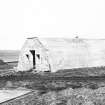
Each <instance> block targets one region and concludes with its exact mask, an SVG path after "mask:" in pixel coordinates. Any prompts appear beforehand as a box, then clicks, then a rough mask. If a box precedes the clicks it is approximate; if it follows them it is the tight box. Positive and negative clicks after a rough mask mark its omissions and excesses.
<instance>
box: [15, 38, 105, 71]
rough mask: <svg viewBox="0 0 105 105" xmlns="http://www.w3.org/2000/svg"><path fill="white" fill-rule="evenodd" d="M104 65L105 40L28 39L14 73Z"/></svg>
mask: <svg viewBox="0 0 105 105" xmlns="http://www.w3.org/2000/svg"><path fill="white" fill-rule="evenodd" d="M99 66H105V40H104V39H80V38H78V37H76V38H74V39H69V38H37V37H33V38H27V40H26V42H25V44H24V45H23V47H22V49H21V53H20V56H19V63H18V67H17V71H27V70H30V69H34V70H36V71H51V72H56V71H57V70H62V69H72V68H84V67H99Z"/></svg>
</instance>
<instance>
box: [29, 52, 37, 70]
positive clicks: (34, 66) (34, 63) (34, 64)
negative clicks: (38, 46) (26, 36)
mask: <svg viewBox="0 0 105 105" xmlns="http://www.w3.org/2000/svg"><path fill="white" fill-rule="evenodd" d="M30 52H31V54H32V56H33V69H35V68H36V59H35V50H30Z"/></svg>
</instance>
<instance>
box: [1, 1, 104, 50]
mask: <svg viewBox="0 0 105 105" xmlns="http://www.w3.org/2000/svg"><path fill="white" fill-rule="evenodd" d="M75 36H79V37H80V38H90V39H91V38H92V39H93V38H94V39H95V38H98V39H99V38H105V0H0V50H17V49H21V47H22V45H23V44H24V41H25V40H26V38H27V37H69V38H74V37H75Z"/></svg>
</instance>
